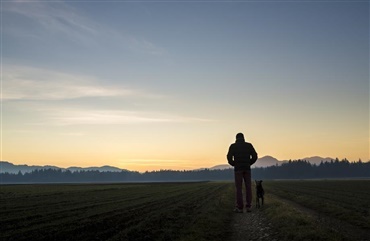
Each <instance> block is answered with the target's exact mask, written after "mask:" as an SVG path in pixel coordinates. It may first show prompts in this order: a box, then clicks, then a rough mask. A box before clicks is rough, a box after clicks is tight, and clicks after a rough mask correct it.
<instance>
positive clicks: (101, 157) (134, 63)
mask: <svg viewBox="0 0 370 241" xmlns="http://www.w3.org/2000/svg"><path fill="white" fill-rule="evenodd" d="M0 4H1V5H0V6H1V160H4V161H9V162H12V163H14V164H28V165H56V166H60V167H69V166H81V167H88V166H103V165H111V166H116V167H119V168H124V169H128V170H136V171H146V170H148V171H151V170H160V169H178V170H184V169H186V170H188V169H196V168H202V167H212V166H214V165H218V164H227V161H226V153H227V151H228V148H229V146H230V144H231V143H233V142H234V141H235V135H236V134H237V133H238V132H242V133H244V136H245V139H246V141H247V142H251V143H252V144H253V146H254V147H255V149H256V151H257V153H258V155H259V157H263V156H265V155H270V156H273V157H275V158H277V159H279V160H288V159H302V158H305V157H310V156H321V157H331V158H336V157H337V158H339V159H343V158H347V159H348V160H350V161H358V160H359V159H361V160H362V161H368V160H369V159H370V157H369V141H370V138H369V1H335V0H332V1H303V0H296V1H279V0H272V1H264V0H262V1H212V0H207V1H191V0H185V1H176V0H169V1H120V0H116V1H109V0H108V1H98V0H96V1H93V0H84V1H47V0H44V1H20V0H14V1H13V0H2V1H1V2H0Z"/></svg>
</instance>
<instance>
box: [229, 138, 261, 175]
mask: <svg viewBox="0 0 370 241" xmlns="http://www.w3.org/2000/svg"><path fill="white" fill-rule="evenodd" d="M257 158H258V155H257V152H256V151H255V150H254V147H253V145H252V144H251V143H248V142H245V140H244V138H239V139H236V141H235V143H233V144H231V145H230V147H229V152H228V153H227V161H228V162H229V164H230V165H231V166H233V167H234V171H247V170H250V169H251V166H252V165H253V164H254V163H255V162H256V161H257Z"/></svg>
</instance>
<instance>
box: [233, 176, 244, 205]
mask: <svg viewBox="0 0 370 241" xmlns="http://www.w3.org/2000/svg"><path fill="white" fill-rule="evenodd" d="M234 179H235V188H236V207H237V208H239V209H241V210H243V192H242V188H243V172H240V171H237V172H234Z"/></svg>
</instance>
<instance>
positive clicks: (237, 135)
mask: <svg viewBox="0 0 370 241" xmlns="http://www.w3.org/2000/svg"><path fill="white" fill-rule="evenodd" d="M236 139H237V140H238V139H242V140H244V135H243V133H238V134H236Z"/></svg>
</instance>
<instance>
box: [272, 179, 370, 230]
mask: <svg viewBox="0 0 370 241" xmlns="http://www.w3.org/2000/svg"><path fill="white" fill-rule="evenodd" d="M265 187H266V188H268V189H269V191H270V192H271V193H274V194H275V195H278V196H281V197H284V198H286V199H290V200H292V201H294V202H296V203H299V204H301V205H303V206H305V207H307V208H310V209H313V210H316V211H318V212H320V213H323V214H325V215H327V216H331V217H334V218H337V219H340V220H342V221H344V222H348V223H350V224H352V225H355V226H358V227H361V228H364V229H370V188H369V187H370V180H317V181H275V182H266V185H265Z"/></svg>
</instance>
